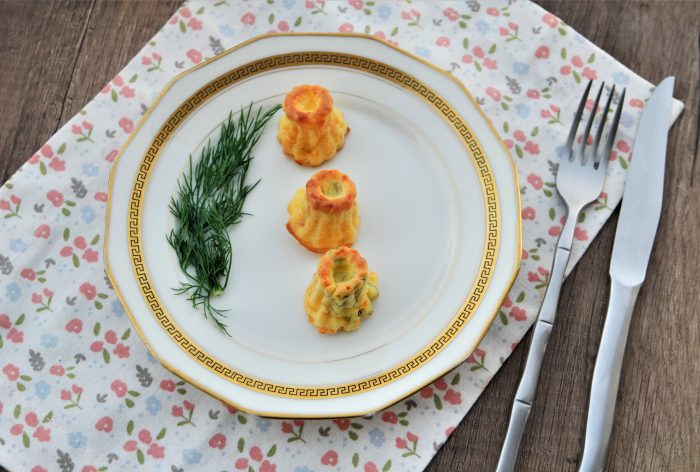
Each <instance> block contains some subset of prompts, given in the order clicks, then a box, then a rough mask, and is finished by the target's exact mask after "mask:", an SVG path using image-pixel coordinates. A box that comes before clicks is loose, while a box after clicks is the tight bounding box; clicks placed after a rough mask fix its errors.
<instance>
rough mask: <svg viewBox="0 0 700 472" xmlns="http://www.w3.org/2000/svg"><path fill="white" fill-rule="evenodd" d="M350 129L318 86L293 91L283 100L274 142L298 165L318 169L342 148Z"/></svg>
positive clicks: (341, 114)
mask: <svg viewBox="0 0 700 472" xmlns="http://www.w3.org/2000/svg"><path fill="white" fill-rule="evenodd" d="M349 130H350V129H349V128H348V124H347V123H346V122H345V118H343V112H342V111H340V110H338V109H337V108H335V107H333V97H331V94H330V93H329V92H328V90H326V89H325V88H323V87H321V86H320V85H300V86H298V87H294V88H293V89H292V91H291V92H289V94H287V97H286V98H285V99H284V115H282V119H281V120H280V126H279V133H278V134H277V139H278V140H279V142H280V144H281V145H282V149H283V150H284V153H285V154H286V155H288V156H289V157H291V158H292V159H294V160H295V161H296V162H297V163H298V164H301V165H305V166H318V165H321V164H323V163H324V162H325V161H327V160H329V159H330V158H332V157H333V156H335V153H336V152H338V150H339V149H340V148H342V147H343V144H345V135H346V134H347V133H348V131H349Z"/></svg>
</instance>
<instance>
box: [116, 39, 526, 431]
mask: <svg viewBox="0 0 700 472" xmlns="http://www.w3.org/2000/svg"><path fill="white" fill-rule="evenodd" d="M304 83H311V84H319V85H323V86H325V87H327V88H328V89H329V90H330V91H331V94H332V95H333V97H334V100H335V104H336V106H337V107H339V108H340V109H342V110H343V111H344V113H345V116H346V119H347V121H348V124H349V125H350V128H351V130H352V132H351V133H350V134H349V135H348V137H347V140H346V144H345V147H344V148H343V149H342V150H341V151H340V152H339V153H338V155H337V156H336V157H334V158H333V159H332V160H330V161H329V162H327V163H325V164H324V165H323V166H322V167H321V168H335V169H339V170H341V171H342V172H344V173H346V174H348V175H349V176H350V177H351V178H352V179H353V181H354V182H355V184H356V186H357V194H358V197H357V200H358V204H359V208H360V216H361V223H360V230H359V235H358V238H357V240H356V242H355V245H354V247H355V248H356V249H358V250H359V251H360V253H361V254H362V255H363V256H364V257H365V258H366V259H367V261H368V263H369V267H370V270H373V271H375V272H376V273H377V275H378V277H379V291H380V296H379V298H378V299H377V300H376V302H375V313H374V315H373V316H372V317H371V318H370V319H368V320H366V321H364V322H363V324H362V326H361V327H360V329H359V330H358V331H355V332H353V333H342V334H338V335H335V336H323V335H319V334H318V333H317V332H316V331H315V329H314V328H313V327H312V326H311V325H310V324H308V323H307V321H306V316H305V313H304V307H303V294H304V290H305V288H306V286H307V285H308V283H309V281H310V280H311V277H312V275H313V273H314V270H315V268H316V264H317V262H318V259H319V255H317V254H313V253H310V252H308V251H306V250H305V249H304V248H302V247H301V246H300V245H299V244H298V243H297V242H296V241H295V240H294V238H292V237H291V236H290V235H289V234H288V233H287V231H286V229H285V223H286V222H287V211H286V208H287V202H288V201H289V199H290V198H291V196H292V194H293V193H294V191H295V190H296V189H297V188H300V187H303V186H304V184H305V183H306V181H307V180H308V178H309V177H310V176H311V175H312V174H313V173H314V172H316V171H317V170H318V169H311V168H306V167H301V166H299V165H297V164H295V163H294V162H292V161H291V160H290V159H289V158H287V157H285V156H284V155H283V153H282V150H281V147H280V145H279V144H278V143H277V140H276V132H277V123H278V121H279V116H280V115H281V113H282V112H281V111H280V112H279V114H278V115H277V116H275V117H274V118H273V120H272V121H271V122H270V124H269V125H268V127H267V129H266V131H265V133H264V135H263V137H262V139H261V141H260V142H259V144H258V145H257V147H256V148H255V151H254V154H255V156H256V157H255V159H254V161H253V164H252V165H251V167H250V171H249V175H248V178H249V181H250V182H252V181H254V180H257V179H261V182H260V184H259V186H258V187H257V188H256V189H255V190H254V192H253V193H252V194H251V195H250V196H249V197H248V199H247V200H246V203H245V210H246V211H247V212H249V213H251V214H252V216H247V217H245V218H244V220H243V222H242V223H241V224H240V225H237V226H236V227H235V228H234V229H232V230H231V232H230V236H231V240H232V245H233V251H234V263H233V269H232V276H231V283H230V285H229V287H228V289H227V290H226V291H225V293H224V294H223V295H222V296H221V297H219V298H217V299H216V300H215V305H216V306H217V307H220V308H228V309H230V310H231V311H230V313H229V315H228V319H227V325H228V326H229V332H230V333H231V335H232V336H231V337H230V338H229V337H227V336H225V335H224V334H221V333H220V332H218V331H217V329H216V328H215V327H214V326H213V325H212V324H210V323H209V322H207V321H205V320H204V318H203V316H202V314H201V313H199V312H197V311H196V310H194V309H193V308H192V307H191V306H190V305H189V303H188V302H187V300H186V299H185V298H184V297H183V296H177V295H175V294H174V293H173V290H172V287H176V286H177V285H178V284H179V282H180V281H182V280H184V276H183V274H182V272H181V271H180V270H179V268H178V264H177V261H176V258H175V255H174V252H173V251H172V249H171V247H170V246H169V245H168V243H167V242H166V240H165V235H166V233H168V232H169V230H170V229H171V228H172V225H173V218H172V217H171V215H170V213H169V211H168V202H169V200H170V198H171V196H172V195H173V192H174V191H175V188H176V183H177V179H178V178H179V177H180V176H181V175H182V172H183V170H184V169H185V166H186V163H187V159H188V156H189V155H190V154H192V155H193V156H195V157H197V156H199V152H200V150H201V148H202V146H203V144H204V143H205V142H206V141H207V140H208V139H210V138H216V135H217V133H218V128H219V126H220V124H221V123H222V121H224V120H225V118H226V117H227V116H228V114H229V112H230V111H232V110H233V111H234V112H235V111H237V110H240V108H241V107H242V106H247V105H248V104H249V103H250V102H251V101H253V102H254V103H255V104H256V105H262V106H270V105H273V104H276V103H281V101H282V100H283V98H284V95H285V94H286V93H287V92H288V91H289V90H290V89H291V88H292V87H293V86H295V85H300V84H304ZM108 207H109V210H108V216H107V231H106V234H107V238H106V242H105V253H106V256H107V257H106V260H107V267H108V272H109V276H110V278H111V280H112V282H113V283H114V286H115V288H116V289H117V293H118V294H119V296H120V298H121V300H122V302H123V303H124V306H125V307H126V309H127V312H128V313H129V316H130V317H131V320H132V322H133V323H134V326H135V327H136V329H137V330H138V332H139V333H140V334H141V336H142V337H143V339H144V341H145V342H146V344H147V345H148V347H149V348H150V350H151V352H152V353H153V355H154V356H156V357H157V358H158V359H159V360H160V361H161V362H162V363H163V364H164V365H165V366H166V367H168V368H169V369H171V370H172V371H173V372H175V373H177V374H178V375H180V376H182V377H183V378H185V379H187V380H189V381H190V382H192V383H194V384H195V385H197V386H199V387H200V388H202V389H203V390H205V391H207V392H209V393H211V394H212V395H215V396H216V397H218V398H220V399H222V400H224V401H226V402H228V403H231V404H234V405H236V406H238V407H240V408H241V409H243V410H247V411H251V412H255V413H258V414H261V415H267V416H278V417H339V416H354V415H360V414H366V413H369V412H373V411H376V410H379V409H380V408H382V407H384V406H387V405H389V404H391V403H393V402H395V401H397V400H399V399H401V398H403V397H405V396H407V395H408V394H410V393H411V392H413V391H415V390H417V389H419V388H421V387H422V386H423V385H425V384H427V383H428V382H430V381H431V380H434V379H435V378H436V377H438V376H439V375H441V374H442V373H444V372H446V371H447V370H448V369H450V368H451V367H453V366H454V365H456V364H457V363H459V362H460V361H463V360H464V359H465V358H466V357H467V356H468V355H469V354H470V353H471V352H472V351H473V349H474V348H475V347H476V346H477V344H478V342H479V341H480V340H481V338H482V337H483V336H484V334H485V333H486V331H487V329H488V327H489V326H490V324H491V322H492V321H493V319H494V316H495V315H496V313H497V311H498V308H499V307H500V304H501V302H502V300H503V298H504V297H505V295H506V294H507V292H508V290H509V288H510V286H511V284H512V282H513V279H514V277H515V274H516V272H517V269H518V266H519V262H520V252H521V250H520V219H519V218H520V206H519V191H518V183H517V176H516V173H515V168H514V166H513V163H512V160H511V158H510V156H509V155H508V152H507V151H506V149H505V147H504V146H503V145H502V142H501V141H500V139H499V137H498V136H497V134H496V132H495V131H494V130H493V127H492V126H491V125H490V123H489V121H488V120H487V119H486V118H485V117H484V115H483V114H482V112H481V111H480V110H479V108H478V106H477V105H476V103H475V102H474V100H473V99H472V98H471V96H470V95H469V94H468V92H467V91H466V89H464V87H463V86H461V85H460V84H459V83H458V82H457V81H456V80H454V79H453V78H452V77H451V76H449V74H447V73H445V72H442V71H440V70H439V69H437V68H435V67H434V66H431V65H430V64H428V63H426V62H423V61H421V60H420V59H418V58H416V57H414V56H411V55H410V54H407V53H405V52H403V51H401V50H399V49H397V48H394V47H393V46H391V45H389V44H387V43H384V42H381V41H379V40H376V39H374V38H372V37H370V36H363V35H336V34H332V35H319V34H302V35H267V36H263V37H259V38H255V39H253V40H251V41H248V42H246V43H244V44H242V45H240V46H238V47H237V48H234V49H232V50H230V51H227V52H226V53H224V54H221V55H220V56H217V57H216V58H214V59H212V60H210V61H207V62H205V63H203V64H201V65H199V66H198V67H195V68H194V69H192V70H190V71H188V72H186V73H184V74H182V75H180V76H178V77H177V78H176V79H175V80H173V82H171V83H170V84H169V85H168V87H166V89H165V90H164V91H163V93H162V94H161V96H160V97H159V99H158V100H156V102H155V104H154V105H153V106H152V107H151V109H150V110H149V112H148V113H147V114H146V116H145V117H144V118H143V119H142V120H141V123H140V124H139V126H138V127H137V129H136V130H135V131H134V133H133V134H132V136H131V137H130V139H129V141H128V142H127V144H126V145H125V146H124V148H123V149H122V151H121V155H120V156H119V159H118V162H117V163H116V164H115V166H114V169H113V172H112V175H111V177H110V192H109V205H108Z"/></svg>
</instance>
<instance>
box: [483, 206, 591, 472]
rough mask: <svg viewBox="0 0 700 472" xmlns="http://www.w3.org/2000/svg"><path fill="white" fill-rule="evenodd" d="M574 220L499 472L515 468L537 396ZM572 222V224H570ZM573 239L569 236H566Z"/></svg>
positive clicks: (558, 255) (557, 260)
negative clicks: (521, 441) (531, 409)
mask: <svg viewBox="0 0 700 472" xmlns="http://www.w3.org/2000/svg"><path fill="white" fill-rule="evenodd" d="M572 216H574V217H573V218H572V219H571V220H567V224H565V225H564V230H563V231H562V234H561V237H560V243H561V244H560V245H559V247H557V250H556V252H555V254H554V264H553V267H552V272H551V274H550V277H549V285H548V286H547V292H546V293H545V295H544V300H543V302H542V307H541V308H540V312H539V314H538V315H537V322H536V324H535V328H534V331H533V334H532V342H531V343H530V351H529V352H528V354H527V361H526V362H525V370H524V371H523V375H522V378H521V379H520V384H519V385H518V390H517V391H516V393H515V401H514V402H513V410H512V412H511V417H510V423H509V424H508V432H507V433H506V438H505V441H504V442H503V448H502V449H501V457H500V458H499V460H498V466H497V467H496V471H497V472H510V471H512V470H513V469H514V468H515V461H516V459H517V457H518V449H519V447H520V440H521V439H522V436H523V431H524V430H525V425H526V423H527V418H528V416H529V414H530V408H531V406H532V402H533V400H534V399H535V391H536V390H537V381H538V380H539V377H540V368H541V367H542V360H543V359H544V352H545V350H546V348H547V341H549V335H550V334H551V332H552V325H553V323H554V318H555V316H556V313H557V304H558V302H559V293H560V292H561V286H562V284H563V282H564V272H565V270H566V265H567V263H568V262H569V256H570V255H571V251H570V248H571V239H573V226H574V225H575V221H576V217H577V216H578V215H577V214H575V215H572ZM570 221H571V223H570ZM569 237H570V238H571V239H567V238H569Z"/></svg>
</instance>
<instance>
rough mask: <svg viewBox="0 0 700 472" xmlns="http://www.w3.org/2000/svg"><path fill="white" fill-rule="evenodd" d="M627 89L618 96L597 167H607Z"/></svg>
mask: <svg viewBox="0 0 700 472" xmlns="http://www.w3.org/2000/svg"><path fill="white" fill-rule="evenodd" d="M626 92H627V89H626V88H624V89H622V95H620V101H619V103H618V104H617V110H615V117H614V118H613V121H612V124H611V125H610V131H608V139H607V140H606V141H605V147H604V148H603V152H602V153H601V155H600V162H599V164H598V165H599V166H601V165H602V166H607V165H608V160H609V159H610V151H612V147H613V143H614V142H615V135H617V126H618V125H619V124H620V115H621V114H622V107H623V106H624V105H625V93H626Z"/></svg>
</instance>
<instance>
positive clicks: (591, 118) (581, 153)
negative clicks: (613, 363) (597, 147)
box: [577, 82, 605, 165]
mask: <svg viewBox="0 0 700 472" xmlns="http://www.w3.org/2000/svg"><path fill="white" fill-rule="evenodd" d="M604 88H605V82H603V83H601V84H600V88H599V89H598V94H597V95H596V97H595V102H594V103H593V108H592V109H591V114H590V115H588V121H587V122H586V129H585V130H584V132H583V136H582V137H581V146H580V147H579V148H578V155H577V157H580V158H581V165H585V164H586V144H587V143H588V136H589V135H590V134H591V128H592V127H593V121H594V120H595V116H596V114H597V112H598V103H599V102H600V96H601V95H602V94H603V89H604ZM594 159H595V156H594Z"/></svg>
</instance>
